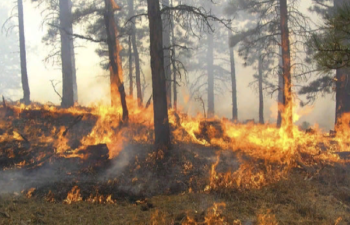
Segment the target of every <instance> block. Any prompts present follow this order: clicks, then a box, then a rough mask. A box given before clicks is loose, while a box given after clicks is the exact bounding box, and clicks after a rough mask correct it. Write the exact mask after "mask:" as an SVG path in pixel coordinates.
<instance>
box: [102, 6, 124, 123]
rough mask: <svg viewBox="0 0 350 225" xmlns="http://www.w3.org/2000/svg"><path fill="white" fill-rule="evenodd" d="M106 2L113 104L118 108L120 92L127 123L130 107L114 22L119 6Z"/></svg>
mask: <svg viewBox="0 0 350 225" xmlns="http://www.w3.org/2000/svg"><path fill="white" fill-rule="evenodd" d="M104 1H105V14H104V21H105V25H106V30H107V45H108V53H109V71H110V79H111V103H112V106H116V104H117V102H118V101H117V98H118V92H119V95H120V101H121V104H122V108H123V121H124V122H127V121H128V119H129V113H128V107H127V105H126V95H125V89H124V84H123V82H122V78H123V69H122V63H121V59H120V55H119V53H120V48H121V47H120V45H119V40H118V38H117V35H118V32H117V26H116V24H115V21H114V11H116V10H118V9H119V8H118V6H117V5H116V4H115V2H114V0H104Z"/></svg>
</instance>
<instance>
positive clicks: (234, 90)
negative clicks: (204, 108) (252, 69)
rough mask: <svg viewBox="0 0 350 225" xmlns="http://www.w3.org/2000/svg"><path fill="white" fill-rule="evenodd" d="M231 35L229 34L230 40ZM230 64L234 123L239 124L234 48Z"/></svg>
mask: <svg viewBox="0 0 350 225" xmlns="http://www.w3.org/2000/svg"><path fill="white" fill-rule="evenodd" d="M230 36H231V33H230V31H229V32H228V37H229V39H230ZM230 64H231V86H232V121H234V122H237V120H238V108H237V84H236V66H235V55H234V52H233V48H231V47H230Z"/></svg>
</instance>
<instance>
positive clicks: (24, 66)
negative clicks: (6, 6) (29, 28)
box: [17, 0, 30, 105]
mask: <svg viewBox="0 0 350 225" xmlns="http://www.w3.org/2000/svg"><path fill="white" fill-rule="evenodd" d="M17 6H18V27H19V48H20V59H21V80H22V89H23V99H22V101H23V103H24V104H26V105H28V104H30V90H29V83H28V73H27V56H26V43H25V36H24V19H23V2H22V0H18V2H17Z"/></svg>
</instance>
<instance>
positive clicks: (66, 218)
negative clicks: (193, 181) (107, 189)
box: [0, 173, 350, 225]
mask: <svg viewBox="0 0 350 225" xmlns="http://www.w3.org/2000/svg"><path fill="white" fill-rule="evenodd" d="M339 190H340V189H337V188H336V187H334V186H328V185H324V184H322V182H320V181H318V180H315V181H305V180H304V179H303V176H301V174H298V173H295V174H292V175H291V176H290V177H289V179H288V180H282V181H279V182H277V183H275V184H273V185H271V186H268V187H264V188H262V189H260V190H250V191H245V192H238V191H233V192H231V193H226V194H225V195H222V194H217V193H185V194H177V195H159V196H154V197H150V198H148V199H140V200H133V201H131V200H125V199H120V200H118V201H116V202H114V203H108V202H106V203H103V204H97V202H94V203H92V202H91V201H79V202H74V203H72V204H71V205H67V204H63V203H49V202H47V201H45V200H43V199H42V198H36V197H33V198H30V199H28V198H25V197H23V196H21V195H18V196H15V195H3V196H1V203H0V213H1V215H2V216H1V215H0V221H1V224H164V225H165V224H167V225H168V224H261V225H263V224H271V225H272V224H315V225H316V224H317V225H319V224H327V225H328V224H336V221H337V220H340V219H339V218H341V221H339V223H338V224H349V223H350V213H349V208H348V207H347V206H345V205H344V203H342V200H340V199H338V198H337V197H336V196H335V195H336V194H337V193H339ZM348 197H350V196H348ZM147 205H148V206H147ZM149 206H150V207H149ZM6 215H7V216H6Z"/></svg>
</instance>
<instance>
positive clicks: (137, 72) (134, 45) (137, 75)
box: [128, 0, 142, 106]
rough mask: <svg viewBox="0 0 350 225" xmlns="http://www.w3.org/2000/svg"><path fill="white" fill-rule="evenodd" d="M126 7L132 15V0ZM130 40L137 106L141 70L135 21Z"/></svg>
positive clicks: (139, 98) (139, 97)
mask: <svg viewBox="0 0 350 225" xmlns="http://www.w3.org/2000/svg"><path fill="white" fill-rule="evenodd" d="M128 7H129V12H130V15H131V16H133V15H134V14H135V13H134V0H129V1H128ZM131 42H132V49H133V52H134V59H135V79H136V92H137V101H138V104H139V106H141V105H142V88H141V70H140V56H139V51H138V48H137V43H136V26H135V23H132V25H131Z"/></svg>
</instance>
